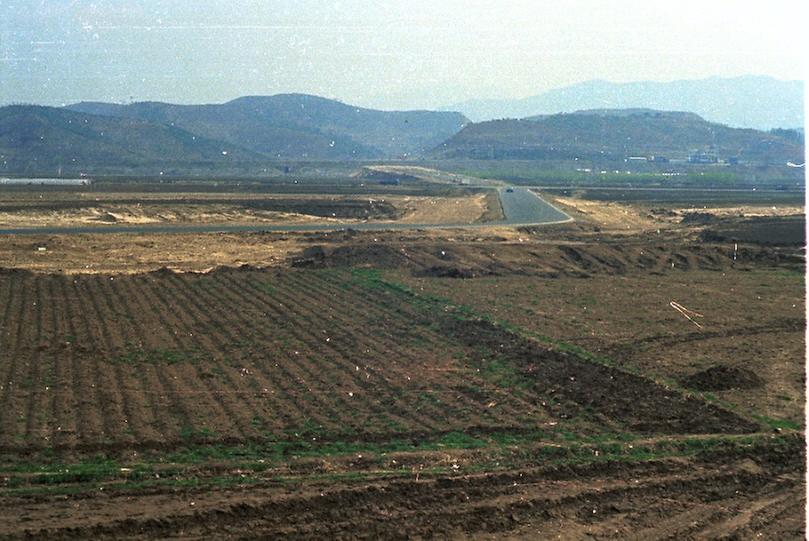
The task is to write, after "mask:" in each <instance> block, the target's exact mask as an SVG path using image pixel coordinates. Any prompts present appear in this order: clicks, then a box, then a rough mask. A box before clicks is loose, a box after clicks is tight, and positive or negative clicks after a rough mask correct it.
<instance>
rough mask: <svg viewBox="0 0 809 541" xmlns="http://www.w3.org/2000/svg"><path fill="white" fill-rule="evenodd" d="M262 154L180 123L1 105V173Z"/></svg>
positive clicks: (221, 161)
mask: <svg viewBox="0 0 809 541" xmlns="http://www.w3.org/2000/svg"><path fill="white" fill-rule="evenodd" d="M258 158H260V156H259V155H257V154H256V153H254V152H251V151H249V150H244V149H241V148H238V147H235V146H234V145H230V144H227V143H222V142H220V141H213V140H210V139H207V138H204V137H200V136H198V135H194V134H191V133H189V132H187V131H185V130H182V129H180V128H176V127H172V126H167V125H163V124H155V123H151V122H146V121H143V120H137V119H127V118H113V117H104V116H97V115H91V114H86V113H79V112H75V111H68V110H66V109H61V108H54V107H42V106H35V105H11V106H7V107H0V172H4V171H5V172H17V173H19V172H25V171H37V172H42V171H46V170H47V171H54V172H55V171H56V170H58V169H59V168H61V167H64V168H65V169H68V170H72V171H76V170H84V169H85V168H89V169H92V168H99V167H115V168H120V169H126V168H137V167H141V166H144V165H149V166H159V165H160V164H162V163H166V164H178V163H180V164H190V163H198V164H210V165H212V166H219V165H222V164H226V163H228V162H233V161H244V160H255V159H258Z"/></svg>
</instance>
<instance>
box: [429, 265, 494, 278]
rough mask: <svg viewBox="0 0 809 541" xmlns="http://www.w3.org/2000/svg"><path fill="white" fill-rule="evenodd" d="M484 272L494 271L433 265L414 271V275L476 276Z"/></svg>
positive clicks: (487, 273)
mask: <svg viewBox="0 0 809 541" xmlns="http://www.w3.org/2000/svg"><path fill="white" fill-rule="evenodd" d="M482 274H486V275H489V276H491V275H492V274H494V273H492V272H485V273H481V272H479V271H475V270H474V269H465V268H459V267H452V266H445V265H433V266H431V267H427V268H426V269H423V270H419V271H416V272H414V273H413V275H414V276H418V277H420V278H475V277H476V276H481V275H482Z"/></svg>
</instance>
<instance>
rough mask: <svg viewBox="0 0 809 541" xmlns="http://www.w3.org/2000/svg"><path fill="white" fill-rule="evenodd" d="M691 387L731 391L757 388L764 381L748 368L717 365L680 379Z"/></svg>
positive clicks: (699, 389) (685, 385)
mask: <svg viewBox="0 0 809 541" xmlns="http://www.w3.org/2000/svg"><path fill="white" fill-rule="evenodd" d="M680 383H681V384H682V385H683V386H684V387H687V388H689V389H695V390H697V391H729V390H731V389H757V388H759V387H761V386H762V385H764V381H763V380H762V379H761V378H760V377H758V375H756V373H755V372H753V371H751V370H747V369H746V368H734V367H732V366H724V365H716V366H712V367H710V368H707V369H705V370H701V371H699V372H697V373H695V374H691V375H690V376H688V377H685V378H683V379H682V380H680Z"/></svg>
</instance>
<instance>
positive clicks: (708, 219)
mask: <svg viewBox="0 0 809 541" xmlns="http://www.w3.org/2000/svg"><path fill="white" fill-rule="evenodd" d="M717 221H719V218H718V217H717V216H716V215H715V214H711V213H710V212H686V213H685V214H683V219H682V223H684V224H712V223H716V222H717Z"/></svg>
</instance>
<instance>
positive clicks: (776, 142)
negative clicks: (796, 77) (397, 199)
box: [433, 110, 803, 163]
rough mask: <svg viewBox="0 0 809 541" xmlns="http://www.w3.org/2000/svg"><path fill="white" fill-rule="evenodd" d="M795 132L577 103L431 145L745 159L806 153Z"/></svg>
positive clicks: (469, 151)
mask: <svg viewBox="0 0 809 541" xmlns="http://www.w3.org/2000/svg"><path fill="white" fill-rule="evenodd" d="M796 135H797V133H796V132H785V133H779V132H774V133H769V132H762V131H757V130H751V129H739V128H729V127H727V126H724V125H721V124H713V123H710V122H707V121H706V120H704V119H702V118H700V117H699V116H698V115H695V114H693V113H682V112H664V111H652V110H630V111H627V110H622V111H621V110H619V111H614V110H597V111H580V112H576V113H573V114H559V115H550V116H539V117H533V118H532V119H524V120H493V121H488V122H481V123H476V124H469V125H467V126H466V127H465V128H464V129H463V130H461V131H460V132H459V133H458V134H457V135H455V136H453V137H451V138H450V139H449V140H447V141H446V142H445V143H443V144H442V145H440V146H439V147H437V148H436V149H435V151H434V152H433V157H436V158H453V159H456V158H476V159H492V158H494V159H501V158H502V159H506V158H509V159H561V160H568V159H574V158H582V159H603V160H612V161H622V160H623V159H625V158H628V157H630V156H642V157H650V156H657V157H663V158H666V159H686V158H688V157H689V155H691V154H693V153H704V154H705V155H706V158H709V157H711V156H713V157H716V158H718V159H729V158H738V159H739V160H740V161H742V162H747V163H785V162H786V161H787V160H793V161H794V160H797V161H798V162H802V161H803V144H802V143H801V141H800V139H799V138H796V137H795V136H796Z"/></svg>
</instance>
